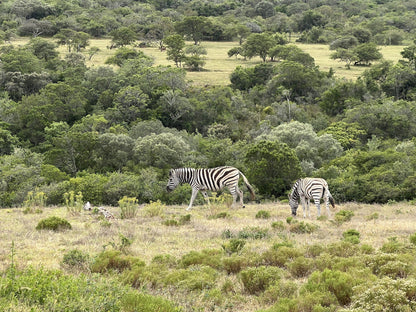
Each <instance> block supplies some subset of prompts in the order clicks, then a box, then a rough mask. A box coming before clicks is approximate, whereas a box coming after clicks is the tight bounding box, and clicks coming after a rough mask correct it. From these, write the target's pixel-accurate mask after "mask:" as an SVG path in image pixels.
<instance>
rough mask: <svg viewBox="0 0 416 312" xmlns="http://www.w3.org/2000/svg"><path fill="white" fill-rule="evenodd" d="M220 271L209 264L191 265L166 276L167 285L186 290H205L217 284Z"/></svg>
mask: <svg viewBox="0 0 416 312" xmlns="http://www.w3.org/2000/svg"><path fill="white" fill-rule="evenodd" d="M217 276H218V272H217V271H216V270H215V269H213V268H210V267H208V266H203V265H201V266H199V265H196V266H190V267H188V268H186V269H179V270H174V271H171V272H169V273H168V274H167V275H166V276H165V278H164V283H165V285H172V286H175V287H178V288H182V289H186V290H203V289H209V288H212V287H213V286H214V285H215V281H216V279H217Z"/></svg>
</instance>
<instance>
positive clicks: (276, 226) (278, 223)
mask: <svg viewBox="0 0 416 312" xmlns="http://www.w3.org/2000/svg"><path fill="white" fill-rule="evenodd" d="M285 228H286V227H285V225H284V223H283V221H275V222H273V223H272V229H274V230H278V231H283V230H284V229H285Z"/></svg>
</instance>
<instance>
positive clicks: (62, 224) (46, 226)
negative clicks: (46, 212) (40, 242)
mask: <svg viewBox="0 0 416 312" xmlns="http://www.w3.org/2000/svg"><path fill="white" fill-rule="evenodd" d="M70 229H72V226H71V224H70V223H69V222H68V221H67V220H65V219H62V218H59V217H49V218H47V219H43V220H40V221H39V223H38V225H37V226H36V230H51V231H63V230H70Z"/></svg>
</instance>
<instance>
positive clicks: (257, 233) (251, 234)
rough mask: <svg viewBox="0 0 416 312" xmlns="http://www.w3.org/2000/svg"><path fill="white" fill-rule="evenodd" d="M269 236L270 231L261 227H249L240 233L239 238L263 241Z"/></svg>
mask: <svg viewBox="0 0 416 312" xmlns="http://www.w3.org/2000/svg"><path fill="white" fill-rule="evenodd" d="M268 236H269V230H268V229H262V228H259V227H247V228H244V229H242V230H241V231H239V232H238V238H243V239H249V238H250V239H263V238H266V237H268Z"/></svg>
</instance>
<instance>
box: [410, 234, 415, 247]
mask: <svg viewBox="0 0 416 312" xmlns="http://www.w3.org/2000/svg"><path fill="white" fill-rule="evenodd" d="M409 240H410V242H411V243H412V244H413V245H416V233H414V234H412V235H410V237H409Z"/></svg>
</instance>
